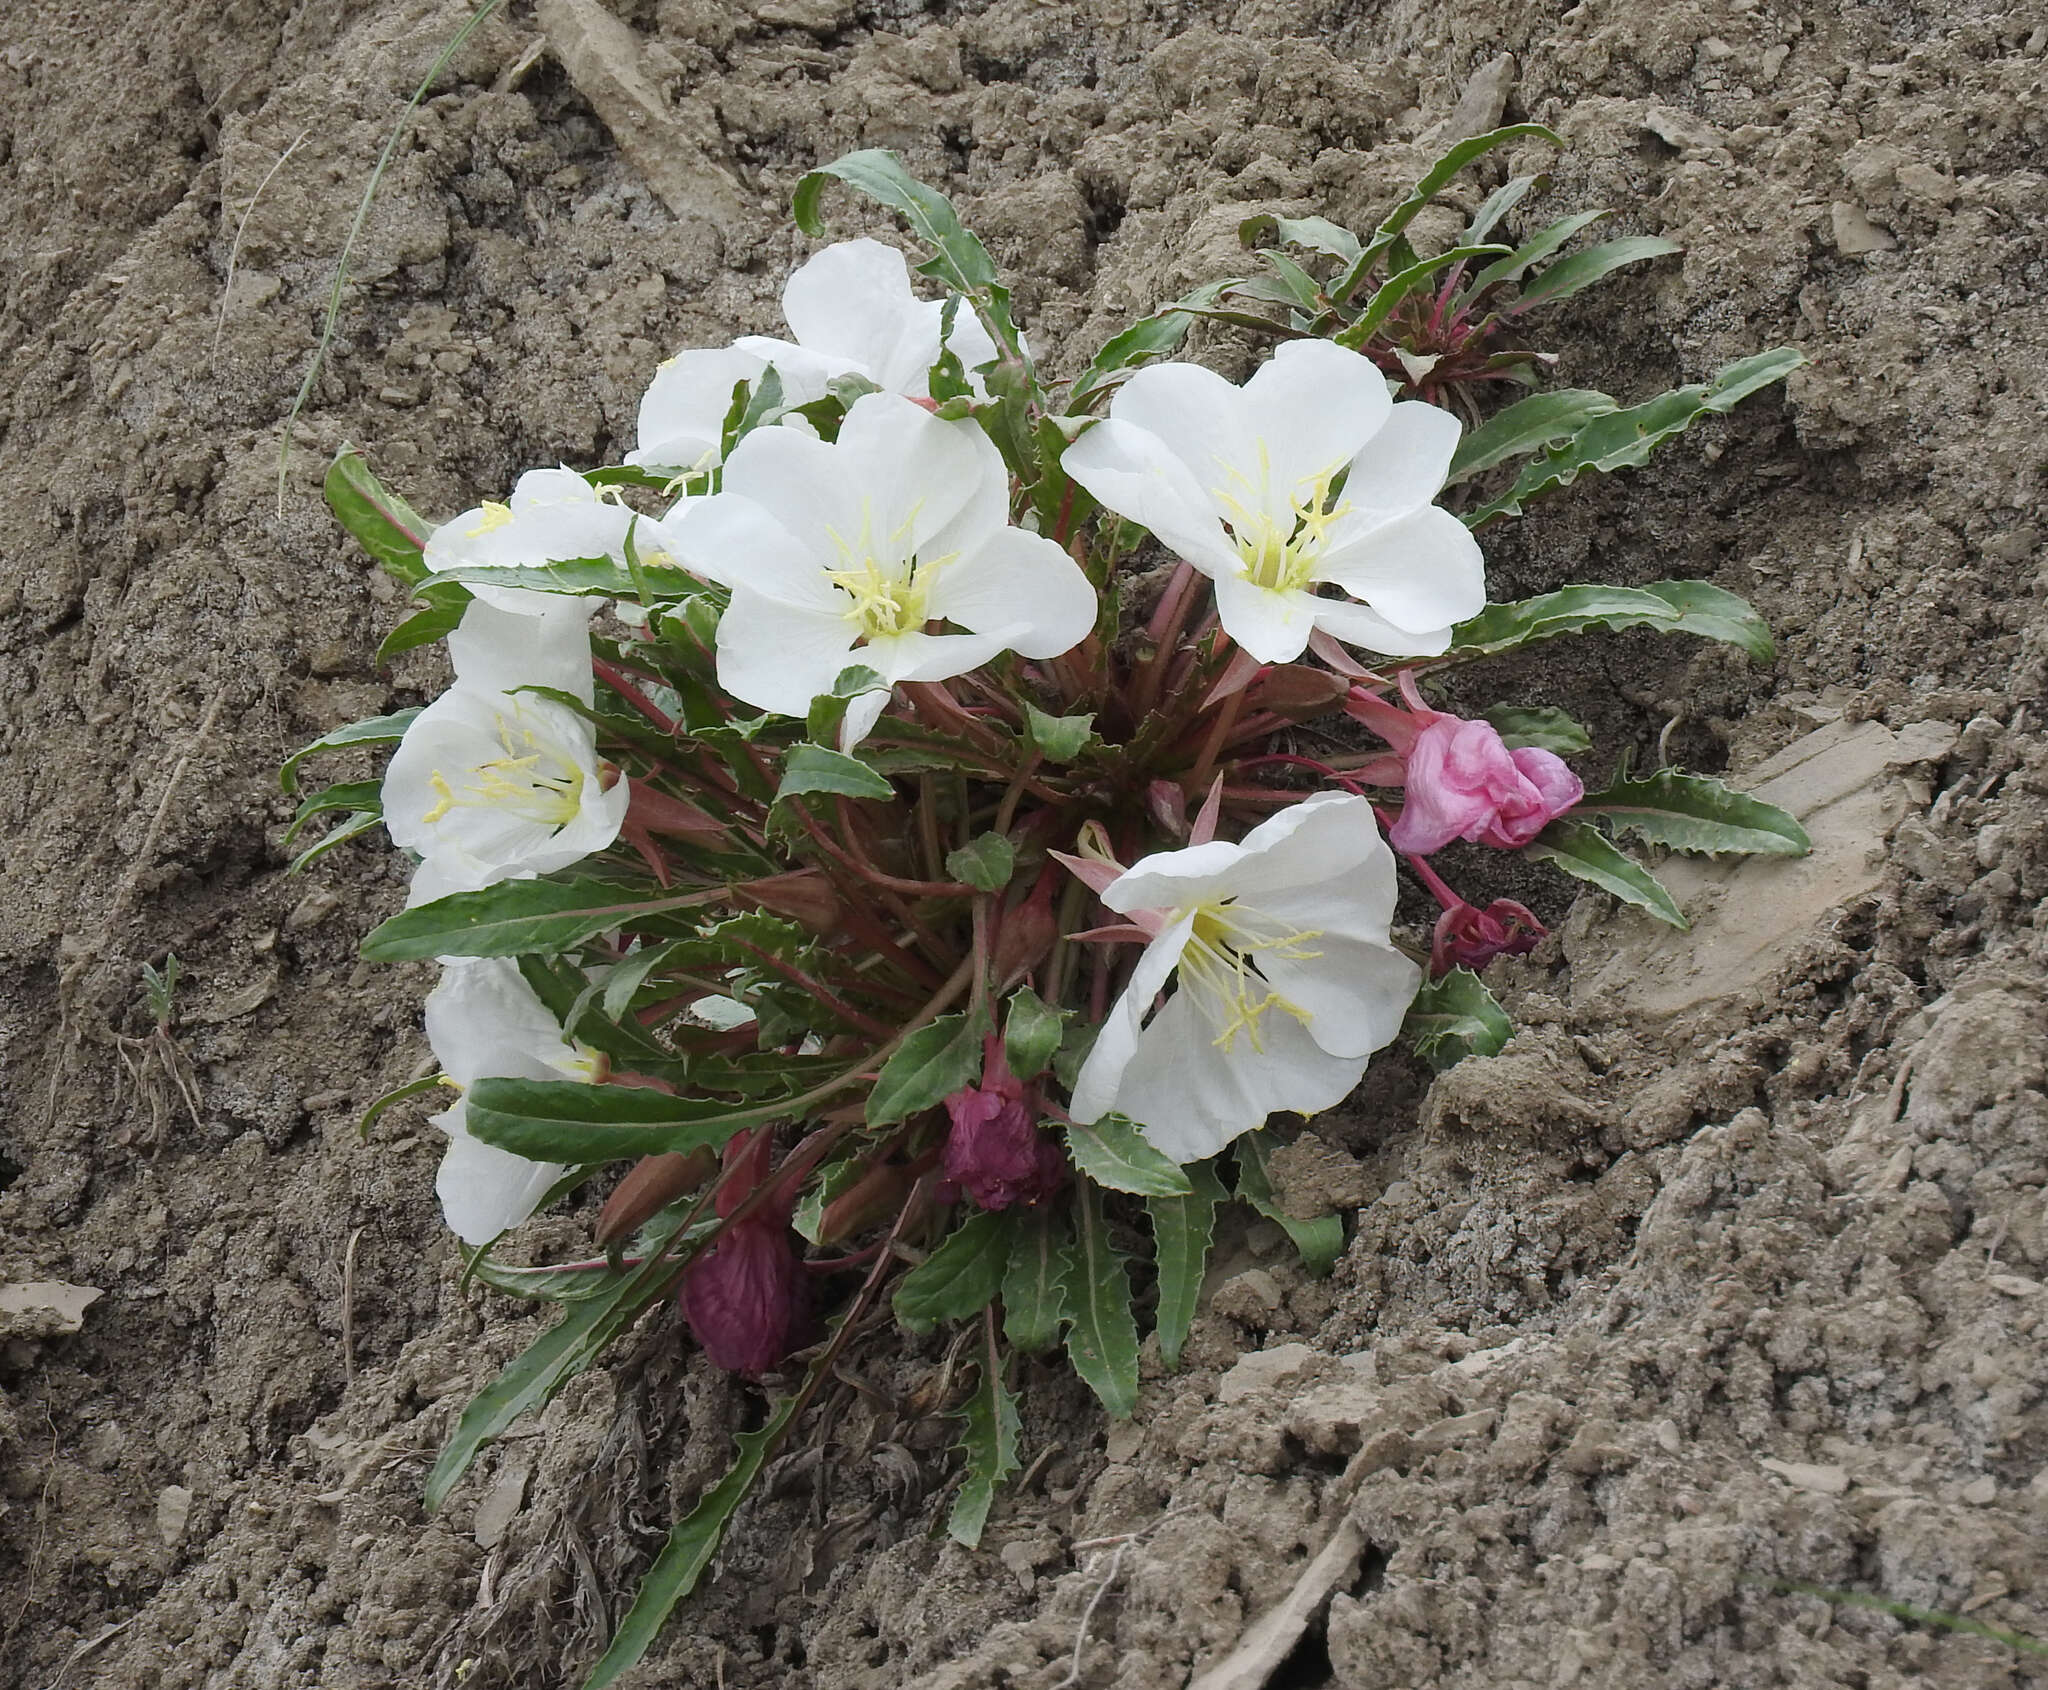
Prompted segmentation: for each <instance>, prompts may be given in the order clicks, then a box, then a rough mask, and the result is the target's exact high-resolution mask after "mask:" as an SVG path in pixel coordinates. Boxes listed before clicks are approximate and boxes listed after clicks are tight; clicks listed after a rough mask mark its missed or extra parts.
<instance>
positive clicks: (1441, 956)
mask: <svg viewBox="0 0 2048 1690" xmlns="http://www.w3.org/2000/svg"><path fill="white" fill-rule="evenodd" d="M1548 931H1549V929H1548V928H1546V927H1545V926H1544V925H1543V923H1542V922H1540V921H1538V920H1537V919H1536V917H1535V916H1534V915H1532V914H1531V913H1530V912H1529V911H1528V910H1526V909H1524V908H1523V907H1522V906H1521V905H1520V904H1518V903H1516V902H1515V901H1514V900H1513V899H1512V898H1496V899H1494V901H1493V902H1492V903H1490V904H1488V905H1487V906H1486V908H1485V909H1483V910H1482V909H1480V908H1478V907H1477V906H1475V905H1472V904H1468V903H1466V902H1464V901H1463V900H1462V899H1460V900H1459V901H1458V902H1457V903H1455V904H1452V905H1451V906H1450V907H1449V908H1447V909H1446V910H1445V911H1444V913H1443V914H1442V915H1440V916H1438V917H1437V920H1436V937H1435V942H1434V943H1433V944H1432V945H1431V946H1430V948H1429V972H1430V973H1431V974H1432V975H1434V976H1437V977H1441V976H1443V975H1446V974H1448V973H1450V971H1451V970H1452V969H1454V968H1469V969H1472V970H1473V971H1474V972H1477V971H1478V970H1480V969H1482V968H1484V967H1485V966H1486V965H1487V964H1488V963H1489V962H1491V961H1493V959H1494V958H1495V957H1497V956H1527V955H1528V954H1529V952H1531V951H1533V950H1534V949H1535V948H1536V942H1537V941H1538V940H1539V939H1541V938H1542V937H1543V936H1544V934H1545V933H1547V932H1548Z"/></svg>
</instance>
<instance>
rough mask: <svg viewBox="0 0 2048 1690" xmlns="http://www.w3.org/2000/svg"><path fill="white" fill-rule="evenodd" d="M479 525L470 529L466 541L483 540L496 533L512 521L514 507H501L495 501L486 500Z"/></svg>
mask: <svg viewBox="0 0 2048 1690" xmlns="http://www.w3.org/2000/svg"><path fill="white" fill-rule="evenodd" d="M480 511H481V515H480V517H479V520H478V522H477V525H476V526H475V527H474V528H472V529H470V530H469V531H468V532H467V533H466V534H465V535H464V538H465V539H470V540H481V539H482V538H483V537H484V536H485V535H486V534H493V533H496V532H497V530H499V529H500V528H503V527H504V526H505V525H506V524H507V523H509V522H510V521H511V520H512V507H511V506H510V505H501V504H499V503H498V502H497V501H496V500H495V499H486V500H484V502H483V504H482V506H481V507H480Z"/></svg>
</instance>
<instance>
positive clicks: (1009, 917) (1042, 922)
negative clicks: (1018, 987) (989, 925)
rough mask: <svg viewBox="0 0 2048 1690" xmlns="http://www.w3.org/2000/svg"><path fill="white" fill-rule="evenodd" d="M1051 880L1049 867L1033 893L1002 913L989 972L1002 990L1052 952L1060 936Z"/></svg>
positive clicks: (1019, 978) (998, 988) (1009, 986)
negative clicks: (1054, 913)
mask: <svg viewBox="0 0 2048 1690" xmlns="http://www.w3.org/2000/svg"><path fill="white" fill-rule="evenodd" d="M1052 883H1053V875H1052V872H1051V871H1050V870H1047V871H1046V872H1045V873H1044V874H1041V875H1040V876H1039V877H1038V883H1037V884H1036V885H1035V886H1033V887H1032V888H1031V895H1030V896H1029V897H1028V898H1026V899H1025V900H1024V901H1023V902H1022V903H1021V904H1019V905H1018V906H1017V907H1016V908H1015V909H1012V910H1006V911H1005V912H1004V914H1003V920H1002V925H1001V926H999V927H998V928H997V929H996V937H995V944H994V945H993V946H992V947H991V950H990V957H989V972H990V973H991V974H993V975H994V976H995V982H996V990H997V991H999V992H1006V991H1008V990H1009V989H1010V988H1011V987H1012V986H1014V985H1015V984H1016V983H1017V982H1018V981H1019V980H1021V979H1023V978H1024V976H1025V975H1027V974H1029V973H1030V972H1031V971H1032V969H1034V968H1036V967H1037V966H1038V965H1039V964H1040V963H1041V962H1043V961H1045V959H1046V957H1047V956H1049V955H1050V954H1051V953H1052V946H1053V941H1054V940H1055V939H1057V938H1058V937H1059V936H1060V929H1059V921H1058V919H1057V918H1056V917H1055V916H1054V915H1053V913H1052Z"/></svg>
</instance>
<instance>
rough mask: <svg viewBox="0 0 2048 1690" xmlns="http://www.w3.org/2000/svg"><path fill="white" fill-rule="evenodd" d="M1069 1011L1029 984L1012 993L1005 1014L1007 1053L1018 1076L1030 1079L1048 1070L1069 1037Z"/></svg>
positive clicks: (1005, 1044) (1005, 1050)
mask: <svg viewBox="0 0 2048 1690" xmlns="http://www.w3.org/2000/svg"><path fill="white" fill-rule="evenodd" d="M1067 1014H1068V1012H1067V1011H1066V1010H1064V1009H1055V1008H1053V1007H1052V1005H1051V1004H1049V1003H1047V1002H1046V1001H1045V999H1043V998H1042V997H1040V996H1039V995H1038V994H1037V993H1036V992H1034V991H1033V990H1032V989H1031V988H1030V987H1029V986H1019V987H1018V988H1017V989H1016V990H1015V991H1014V992H1012V993H1011V994H1010V999H1009V1005H1008V1007H1007V1009H1006V1010H1005V1011H1004V1014H1003V1055H1004V1057H1005V1058H1006V1059H1007V1060H1008V1062H1009V1064H1010V1072H1011V1073H1013V1074H1015V1075H1016V1076H1017V1078H1018V1079H1020V1080H1029V1079H1032V1078H1034V1077H1036V1076H1037V1075H1039V1074H1041V1073H1043V1072H1044V1071H1045V1066H1046V1064H1047V1063H1049V1062H1050V1061H1052V1058H1053V1053H1054V1052H1055V1051H1056V1050H1058V1049H1059V1048H1060V1040H1061V1039H1063V1038H1064V1037H1065V1036H1066V1024H1067Z"/></svg>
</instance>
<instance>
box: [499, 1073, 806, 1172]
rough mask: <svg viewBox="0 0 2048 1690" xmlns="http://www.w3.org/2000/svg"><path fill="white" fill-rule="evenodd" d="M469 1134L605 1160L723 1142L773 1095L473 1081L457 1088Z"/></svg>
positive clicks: (535, 1153)
mask: <svg viewBox="0 0 2048 1690" xmlns="http://www.w3.org/2000/svg"><path fill="white" fill-rule="evenodd" d="M463 1096H464V1100H465V1101H466V1102H467V1103H468V1105H469V1107H468V1109H467V1110H466V1111H465V1112H464V1124H465V1125H466V1126H467V1127H468V1128H469V1131H470V1134H471V1136H472V1137H475V1138H479V1139H481V1140H482V1141H483V1142H484V1143H485V1144H494V1145H496V1146H497V1147H498V1148H499V1149H500V1150H509V1151H511V1152H512V1154H513V1155H515V1156H524V1157H526V1158H527V1160H528V1161H532V1162H561V1163H564V1164H566V1165H575V1164H580V1163H585V1162H611V1161H616V1160H618V1159H619V1158H621V1157H626V1156H656V1155H660V1154H662V1153H664V1152H666V1151H671V1150H696V1149H700V1148H702V1147H703V1146H705V1145H719V1144H723V1143H724V1142H725V1141H726V1140H727V1139H728V1138H730V1137H732V1135H733V1134H734V1132H736V1131H737V1130H738V1129H739V1128H740V1127H743V1126H747V1125H750V1124H752V1123H755V1122H758V1121H762V1120H766V1119H768V1118H769V1117H770V1116H772V1115H774V1114H775V1113H776V1110H777V1108H778V1104H777V1103H775V1102H768V1103H759V1104H750V1105H747V1106H744V1107H736V1106H734V1105H733V1104H731V1103H726V1102H720V1101H717V1100H715V1099H705V1098H690V1097H671V1096H669V1095H668V1094H667V1093H666V1092H659V1091H654V1090H652V1089H651V1088H648V1087H645V1086H593V1085H585V1084H583V1083H582V1082H581V1081H578V1080H507V1079H496V1078H493V1079H485V1080H478V1081H477V1082H476V1084H474V1085H473V1086H470V1087H469V1088H468V1090H467V1091H465V1092H464V1094H463Z"/></svg>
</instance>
